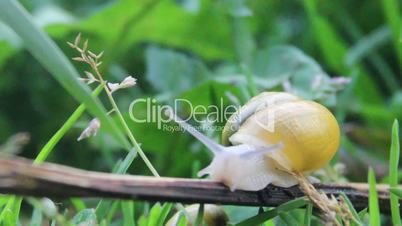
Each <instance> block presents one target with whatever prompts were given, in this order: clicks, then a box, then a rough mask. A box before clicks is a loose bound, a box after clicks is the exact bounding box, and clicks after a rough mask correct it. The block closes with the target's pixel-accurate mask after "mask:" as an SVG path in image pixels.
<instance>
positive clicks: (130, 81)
mask: <svg viewBox="0 0 402 226" xmlns="http://www.w3.org/2000/svg"><path fill="white" fill-rule="evenodd" d="M136 84H137V79H135V78H133V77H132V76H127V77H125V78H124V80H123V81H122V82H120V84H119V83H110V82H109V83H108V86H109V89H110V91H111V92H112V93H113V92H114V91H116V90H118V89H125V88H129V87H132V86H135V85H136Z"/></svg>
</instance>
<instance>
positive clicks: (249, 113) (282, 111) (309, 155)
mask: <svg viewBox="0 0 402 226" xmlns="http://www.w3.org/2000/svg"><path fill="white" fill-rule="evenodd" d="M167 115H168V116H170V118H172V119H173V120H174V121H175V122H177V123H178V124H179V125H180V126H181V127H183V128H184V129H185V130H187V131H188V132H189V133H190V134H192V135H193V136H194V137H196V138H197V139H198V140H199V141H201V142H202V143H203V144H204V145H205V146H207V148H208V149H209V150H210V151H212V153H213V154H214V158H213V160H212V162H211V164H210V165H209V166H207V167H206V168H204V169H203V170H201V171H200V172H199V173H198V176H203V175H206V174H209V175H210V177H211V178H212V179H214V180H218V181H220V182H222V183H223V184H225V185H226V186H228V187H229V188H230V190H232V191H234V190H235V189H240V190H248V191H258V190H261V189H263V188H265V187H266V186H267V185H268V184H273V185H275V186H279V187H290V186H293V185H296V184H298V180H297V178H295V177H294V175H295V174H298V175H308V174H310V173H311V172H312V171H314V170H317V169H320V168H321V167H323V166H324V165H326V164H327V163H328V162H329V161H330V160H331V158H332V157H333V156H334V155H335V153H336V151H337V149H338V147H339V141H340V130H339V125H338V122H337V121H336V119H335V117H334V116H333V114H332V113H331V112H330V111H329V110H328V109H327V108H325V107H324V106H322V105H321V104H319V103H316V102H314V101H309V100H303V99H301V98H299V97H297V96H295V95H292V94H290V93H286V92H263V93H261V94H259V95H257V96H255V97H253V98H252V99H251V100H250V101H248V102H247V103H246V104H245V105H244V106H242V107H241V108H240V109H239V110H238V111H237V112H235V113H234V114H233V115H232V116H231V117H230V118H229V120H228V121H227V123H226V125H225V127H224V129H223V132H222V143H223V145H220V144H218V143H216V142H215V141H213V140H212V139H210V138H208V137H206V136H205V135H203V134H202V133H200V132H199V131H197V130H196V129H195V128H193V127H192V126H191V125H189V124H188V123H186V122H185V121H183V120H182V119H180V118H179V117H178V116H177V115H175V114H174V113H173V112H172V110H171V109H170V110H168V111H167Z"/></svg>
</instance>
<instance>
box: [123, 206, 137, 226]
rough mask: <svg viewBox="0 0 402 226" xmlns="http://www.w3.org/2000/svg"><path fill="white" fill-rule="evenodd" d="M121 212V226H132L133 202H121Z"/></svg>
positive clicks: (133, 222)
mask: <svg viewBox="0 0 402 226" xmlns="http://www.w3.org/2000/svg"><path fill="white" fill-rule="evenodd" d="M121 210H122V212H123V226H134V225H135V221H134V202H133V201H122V202H121Z"/></svg>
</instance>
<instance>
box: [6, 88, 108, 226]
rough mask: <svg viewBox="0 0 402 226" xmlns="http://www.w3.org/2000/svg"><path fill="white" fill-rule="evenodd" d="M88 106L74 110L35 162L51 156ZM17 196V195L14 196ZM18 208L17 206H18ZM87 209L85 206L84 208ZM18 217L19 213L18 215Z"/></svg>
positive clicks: (97, 89)
mask: <svg viewBox="0 0 402 226" xmlns="http://www.w3.org/2000/svg"><path fill="white" fill-rule="evenodd" d="M103 86H104V85H99V86H98V87H97V88H96V89H95V90H94V91H93V93H92V95H94V96H97V95H99V93H100V92H101V91H102V89H103ZM85 109H86V107H85V104H81V105H80V106H79V107H78V108H77V109H76V110H75V111H74V112H73V114H72V115H71V116H70V117H69V118H68V119H67V121H66V122H65V123H64V124H63V125H62V126H61V127H60V129H59V130H58V131H57V132H56V133H55V134H54V135H53V136H52V138H50V140H49V141H48V142H47V143H46V144H45V146H43V148H42V149H41V150H40V151H39V154H38V155H37V156H36V158H35V160H34V164H38V163H42V162H43V161H45V160H46V158H47V157H48V156H49V154H50V153H51V151H52V150H53V149H54V147H55V146H56V144H57V143H58V142H59V141H60V139H61V138H63V137H64V135H65V134H66V133H67V131H69V130H70V129H71V127H72V126H73V125H74V123H75V122H76V121H77V120H78V118H79V117H80V116H81V115H82V113H83V112H84V111H85ZM13 197H15V196H13ZM21 202H22V198H21V197H16V198H15V200H14V198H13V199H11V198H9V201H8V203H9V204H8V205H11V203H13V204H12V205H16V206H21ZM16 208H17V207H16ZM84 209H85V208H84ZM1 216H2V214H0V222H1V219H2V217H1ZM16 217H17V218H18V214H17V215H16Z"/></svg>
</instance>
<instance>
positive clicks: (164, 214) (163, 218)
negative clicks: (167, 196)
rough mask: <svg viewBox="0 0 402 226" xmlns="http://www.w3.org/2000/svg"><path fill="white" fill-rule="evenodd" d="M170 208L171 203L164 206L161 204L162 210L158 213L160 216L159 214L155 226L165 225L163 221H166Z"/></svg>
mask: <svg viewBox="0 0 402 226" xmlns="http://www.w3.org/2000/svg"><path fill="white" fill-rule="evenodd" d="M172 206H173V204H172V203H165V204H163V206H162V210H161V212H160V214H159V217H158V222H157V223H156V226H163V225H165V224H164V223H165V221H166V218H167V216H168V214H169V212H170V210H171V209H172Z"/></svg>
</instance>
